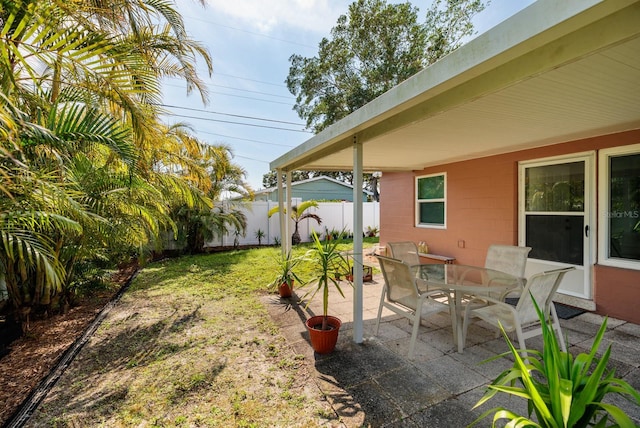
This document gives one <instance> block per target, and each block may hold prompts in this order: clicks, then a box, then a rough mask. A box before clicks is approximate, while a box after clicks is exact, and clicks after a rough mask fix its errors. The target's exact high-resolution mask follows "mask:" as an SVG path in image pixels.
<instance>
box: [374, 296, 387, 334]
mask: <svg viewBox="0 0 640 428" xmlns="http://www.w3.org/2000/svg"><path fill="white" fill-rule="evenodd" d="M386 295H387V286H386V285H385V286H383V287H382V296H380V305H379V306H378V319H377V320H376V336H377V335H378V330H379V329H380V318H382V308H383V307H384V299H385V297H386Z"/></svg>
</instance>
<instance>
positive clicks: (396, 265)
mask: <svg viewBox="0 0 640 428" xmlns="http://www.w3.org/2000/svg"><path fill="white" fill-rule="evenodd" d="M376 257H377V258H378V262H379V263H380V269H381V270H382V275H383V277H384V287H383V289H382V295H381V296H380V306H379V307H378V319H377V321H376V330H375V334H376V335H377V334H378V330H379V328H380V318H381V317H382V309H383V308H387V309H389V310H391V311H393V312H395V313H396V314H398V315H402V316H403V317H405V318H408V319H409V320H410V321H411V322H412V324H413V330H412V332H411V341H410V342H409V358H412V357H413V352H414V349H415V344H416V338H417V337H418V328H419V327H420V320H421V319H423V318H426V317H428V316H430V315H433V314H435V313H438V312H443V311H450V309H451V306H450V305H448V304H447V303H448V300H447V303H442V302H440V301H438V300H435V299H433V297H434V296H443V294H442V290H434V291H421V290H420V288H419V287H418V284H417V282H418V281H422V280H421V279H419V278H416V276H415V274H414V273H413V272H412V271H411V268H410V267H409V265H408V264H407V263H405V262H403V261H401V260H397V259H392V258H390V257H384V256H376ZM449 314H451V313H450V312H449Z"/></svg>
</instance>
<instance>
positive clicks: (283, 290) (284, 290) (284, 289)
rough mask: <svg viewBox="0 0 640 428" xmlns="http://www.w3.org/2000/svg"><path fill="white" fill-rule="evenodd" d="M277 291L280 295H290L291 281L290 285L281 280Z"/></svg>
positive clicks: (291, 289)
mask: <svg viewBox="0 0 640 428" xmlns="http://www.w3.org/2000/svg"><path fill="white" fill-rule="evenodd" d="M278 292H279V293H280V297H291V295H292V294H293V281H291V285H289V284H287V283H286V282H283V283H282V284H280V285H279V286H278Z"/></svg>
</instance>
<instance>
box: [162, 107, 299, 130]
mask: <svg viewBox="0 0 640 428" xmlns="http://www.w3.org/2000/svg"><path fill="white" fill-rule="evenodd" d="M156 105H158V106H161V107H168V108H177V109H181V110H189V111H197V112H200V113H209V114H219V115H222V116H231V117H238V118H241V119H251V120H261V121H264V122H272V123H284V124H286V125H297V126H304V125H303V124H301V123H298V122H287V121H284V120H275V119H265V118H262V117H255V116H245V115H241V114H232V113H222V112H218V111H211V110H204V109H199V108H193V107H181V106H175V105H171V104H156Z"/></svg>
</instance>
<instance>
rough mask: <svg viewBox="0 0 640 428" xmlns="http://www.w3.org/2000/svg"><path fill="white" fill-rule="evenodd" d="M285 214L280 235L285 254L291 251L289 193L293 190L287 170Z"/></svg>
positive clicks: (289, 173)
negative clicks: (281, 235)
mask: <svg viewBox="0 0 640 428" xmlns="http://www.w3.org/2000/svg"><path fill="white" fill-rule="evenodd" d="M286 180H287V215H286V216H285V220H286V221H285V227H284V229H285V232H284V236H283V237H282V242H286V244H285V246H284V248H286V250H287V254H289V252H290V251H291V222H292V220H291V195H292V194H293V192H292V191H291V190H292V189H291V171H287V177H286Z"/></svg>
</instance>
